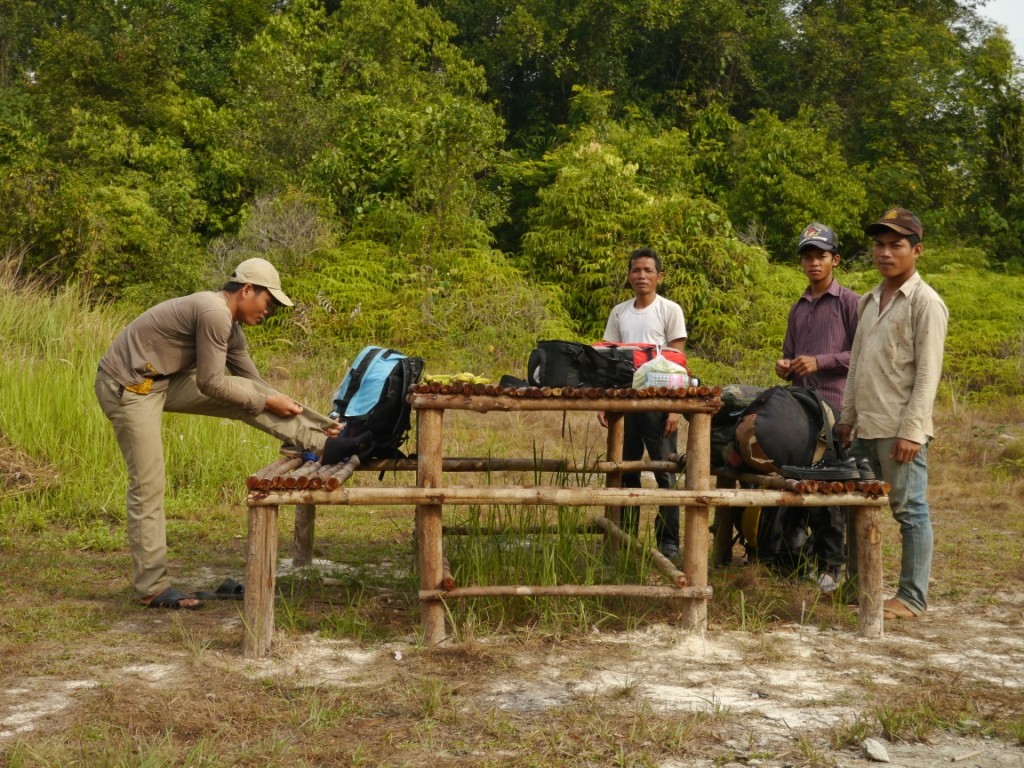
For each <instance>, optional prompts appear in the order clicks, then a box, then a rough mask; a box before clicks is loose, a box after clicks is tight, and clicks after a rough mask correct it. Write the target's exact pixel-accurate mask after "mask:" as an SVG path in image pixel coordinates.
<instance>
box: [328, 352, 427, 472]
mask: <svg viewBox="0 0 1024 768" xmlns="http://www.w3.org/2000/svg"><path fill="white" fill-rule="evenodd" d="M423 365H424V363H423V359H422V358H419V357H409V356H407V355H403V354H402V353H401V352H399V351H398V350H395V349H388V348H386V347H364V348H363V350H362V351H361V352H360V353H359V354H358V355H357V356H356V359H355V360H354V361H353V363H352V367H351V368H349V370H348V372H347V373H346V374H345V378H343V379H342V380H341V384H339V385H338V389H337V390H336V391H335V393H334V397H333V398H331V400H332V403H331V408H332V410H331V416H332V418H339V419H340V420H341V421H342V422H343V423H344V427H343V428H342V430H341V434H339V435H338V436H337V437H335V438H330V439H328V441H327V444H326V445H325V446H324V455H323V463H324V464H336V463H338V462H339V461H343V460H346V459H348V458H349V457H350V456H353V455H358V456H359V459H360V461H368V460H370V459H393V458H402V457H404V456H405V454H404V453H402V450H401V449H402V444H403V443H404V442H405V439H406V437H407V436H408V434H409V428H410V417H411V407H410V406H409V403H408V402H407V400H406V397H407V395H408V393H409V387H411V386H412V385H413V384H416V383H417V382H419V380H420V376H422V374H423Z"/></svg>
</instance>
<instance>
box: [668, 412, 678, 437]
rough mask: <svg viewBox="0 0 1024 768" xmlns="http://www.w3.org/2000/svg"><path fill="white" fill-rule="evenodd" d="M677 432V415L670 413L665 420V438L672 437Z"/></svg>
mask: <svg viewBox="0 0 1024 768" xmlns="http://www.w3.org/2000/svg"><path fill="white" fill-rule="evenodd" d="M677 431H679V414H678V413H670V414H668V418H667V419H665V437H668V436H669V435H674V434H675V433H676V432H677Z"/></svg>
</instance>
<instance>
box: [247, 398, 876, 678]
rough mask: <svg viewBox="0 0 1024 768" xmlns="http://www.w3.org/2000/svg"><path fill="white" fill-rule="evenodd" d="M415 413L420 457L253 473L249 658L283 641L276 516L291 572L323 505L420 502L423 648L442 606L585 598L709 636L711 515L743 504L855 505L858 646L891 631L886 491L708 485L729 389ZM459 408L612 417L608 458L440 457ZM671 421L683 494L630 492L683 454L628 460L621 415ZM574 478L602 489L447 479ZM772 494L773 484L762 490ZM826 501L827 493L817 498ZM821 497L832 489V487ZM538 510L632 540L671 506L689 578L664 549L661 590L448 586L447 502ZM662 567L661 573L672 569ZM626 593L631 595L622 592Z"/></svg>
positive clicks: (290, 462)
mask: <svg viewBox="0 0 1024 768" xmlns="http://www.w3.org/2000/svg"><path fill="white" fill-rule="evenodd" d="M409 401H410V403H411V405H412V407H413V409H414V413H415V416H416V424H417V429H416V435H417V444H416V459H415V460H411V459H404V460H398V461H376V462H372V463H370V464H368V465H367V466H366V467H360V466H359V462H358V459H353V460H352V461H350V462H349V463H348V464H345V465H340V466H328V467H323V466H320V465H319V464H318V463H316V462H307V463H303V462H302V460H301V459H281V460H278V461H276V462H274V463H272V464H270V465H268V466H267V467H265V468H263V469H261V470H260V471H258V472H256V473H255V474H253V475H252V476H250V477H249V478H248V479H247V481H246V486H247V488H248V489H249V495H248V499H247V503H248V509H249V533H248V542H247V553H246V554H247V558H246V577H245V603H244V612H245V624H246V626H245V633H244V636H243V643H242V649H243V654H244V655H245V656H247V657H250V658H255V657H261V656H264V655H266V653H268V652H269V650H270V647H271V644H272V640H273V625H274V581H275V567H276V561H277V518H278V509H279V507H280V506H282V505H291V504H294V505H296V521H295V562H296V563H298V564H302V563H308V562H310V561H311V558H312V538H313V528H314V525H315V517H316V507H317V506H320V505H370V504H375V505H389V504H392V505H393V504H399V505H401V504H409V505H414V506H415V509H416V512H415V517H416V534H417V558H418V568H419V577H420V590H419V600H420V616H421V620H422V626H423V640H424V642H425V643H426V644H427V645H434V644H437V643H440V642H442V641H443V640H444V639H445V638H446V637H447V632H446V628H445V610H444V605H443V600H449V599H462V598H472V597H480V596H501V595H559V596H582V595H592V594H607V593H608V590H609V589H612V590H613V591H615V594H626V593H627V592H628V593H629V594H634V593H635V594H636V595H643V596H648V597H655V598H677V599H679V600H680V601H681V604H682V623H683V626H684V628H686V629H689V630H696V631H703V630H705V629H706V627H707V601H708V600H709V599H710V598H711V597H712V590H711V587H710V586H708V551H709V543H710V542H709V538H710V537H709V526H708V522H709V517H710V508H711V507H713V506H721V507H743V506H820V505H821V504H822V503H823V499H824V498H827V502H825V503H827V504H829V505H836V506H849V507H853V508H854V509H855V510H856V515H855V525H854V530H855V535H856V537H857V541H858V543H859V546H858V547H857V566H858V571H859V581H858V584H859V591H860V595H859V597H860V608H859V622H858V629H859V632H860V634H861V635H863V636H867V637H878V636H880V635H881V634H882V594H881V591H882V584H881V522H880V507H881V506H882V505H884V504H886V503H887V501H888V500H887V497H886V496H885V495H884V493H882V492H881V491H882V490H884V489H882V488H880V487H877V486H876V487H871V488H866V487H863V486H861V487H858V486H857V485H854V486H853V487H852V488H848V487H847V486H845V485H844V486H843V487H842V488H833V487H832V486H831V485H830V486H829V487H828V496H827V497H823V496H822V495H821V493H820V492H810V491H809V490H808V489H807V488H801V491H798V490H797V489H796V488H797V487H796V486H795V485H787V484H786V483H781V484H779V483H775V484H774V485H776V487H758V488H712V475H711V469H710V466H711V462H710V449H711V416H712V415H713V414H714V413H715V412H717V410H718V409H719V408H720V407H721V404H722V403H721V399H720V397H719V391H718V390H717V389H716V388H711V389H709V388H706V387H702V388H700V389H699V390H694V388H690V390H668V391H663V390H657V391H640V392H638V391H633V390H592V389H587V390H569V391H564V390H555V391H552V390H544V391H542V390H540V389H539V388H531V393H530V394H527V392H526V391H519V390H514V391H508V390H495V389H493V388H491V389H490V390H484V389H481V390H480V391H479V392H477V391H476V390H475V389H472V388H471V389H469V391H465V390H463V389H460V390H458V391H451V389H449V391H447V392H440V391H437V392H435V391H431V389H429V388H425V387H422V386H421V387H416V388H414V389H413V390H412V392H411V394H410V395H409ZM449 410H462V411H472V412H475V413H480V414H486V413H488V412H494V411H498V412H535V411H554V412H564V411H592V412H597V411H604V412H605V414H606V416H607V420H608V436H607V453H606V456H605V457H604V459H602V460H599V461H595V462H590V463H588V464H585V465H579V464H577V463H576V462H574V461H573V460H533V459H477V458H463V459H459V458H445V457H444V455H443V423H444V413H445V412H446V411H449ZM643 411H657V412H675V413H680V414H683V415H684V416H685V417H686V419H687V420H688V422H689V430H688V433H687V445H686V454H685V455H686V457H687V458H686V471H685V476H684V482H683V488H681V489H678V490H676V489H671V490H668V489H643V488H622V487H621V481H622V473H623V472H628V471H638V470H662V471H679V469H680V461H681V458H680V457H673V460H672V461H668V462H650V461H640V462H623V461H622V441H623V432H624V416H625V414H626V413H629V412H643ZM357 469H365V470H370V469H372V470H378V471H379V470H381V469H388V470H390V469H394V470H399V471H401V470H406V471H408V470H412V469H415V471H416V485H415V486H386V487H372V488H370V487H349V486H345V485H344V482H345V480H346V479H347V478H348V477H350V476H351V475H352V473H353V472H354V471H356V470H357ZM498 470H512V471H530V470H540V471H553V472H559V471H566V470H571V471H577V470H582V471H585V472H594V473H596V474H604V475H605V476H606V483H605V485H604V486H603V487H589V486H587V487H561V486H551V485H540V486H521V485H516V486H511V485H484V486H474V485H465V486H462V485H444V484H443V483H442V475H443V473H445V472H481V471H498ZM766 485H772V483H766ZM814 490H818V489H814ZM822 490H823V489H822ZM485 504H506V505H508V504H511V505H520V504H530V505H549V506H561V505H567V506H592V507H603V508H604V509H605V517H604V518H597V517H595V518H594V519H593V521H592V522H593V523H594V524H596V525H597V527H599V528H600V529H601V530H602V531H603V532H604V533H605V534H606V535H607V536H609V537H611V538H613V539H616V538H618V539H621V537H628V534H625V533H624V532H623V531H622V530H621V529H620V528H619V527H618V525H616V523H617V522H618V519H619V517H618V514H619V511H620V510H621V508H622V507H623V506H639V505H665V504H669V505H674V504H678V505H680V506H682V507H683V508H684V516H683V531H682V532H681V533H682V544H683V563H684V565H683V571H682V572H680V571H678V570H676V568H675V566H674V565H673V564H672V563H671V562H669V561H668V560H667V559H666V558H663V557H661V556H660V554H659V553H657V552H651V557H652V562H653V563H654V565H655V567H656V568H657V569H658V570H659V571H660V572H661V573H662V575H663V576H665V578H666V581H668V582H669V585H668V586H653V585H560V586H558V587H545V586H529V585H496V586H490V587H457V586H456V585H455V584H454V580H453V579H452V578H451V573H450V569H449V568H448V565H447V561H446V560H445V557H444V553H443V547H442V533H443V524H442V514H443V509H444V506H445V505H485ZM662 561H664V562H662ZM623 590H625V591H623Z"/></svg>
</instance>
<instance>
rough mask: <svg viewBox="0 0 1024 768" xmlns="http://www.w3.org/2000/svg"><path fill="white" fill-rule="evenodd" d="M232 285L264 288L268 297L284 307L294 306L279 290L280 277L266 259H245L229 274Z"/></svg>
mask: <svg viewBox="0 0 1024 768" xmlns="http://www.w3.org/2000/svg"><path fill="white" fill-rule="evenodd" d="M230 280H231V282H233V283H242V284H243V285H244V284H245V283H251V284H252V285H255V286H258V287H260V288H266V289H267V290H268V291H270V295H271V296H273V297H274V298H275V299H277V301H278V302H279V303H281V304H283V305H284V306H286V307H292V306H295V305H294V304H293V303H292V300H291V299H289V298H288V297H287V296H286V295H285V293H284V291H282V290H281V276H280V275H279V274H277V270H276V269H274V265H273V264H271V263H270V262H269V261H267V260H266V259H246V260H245V261H243V262H242V263H241V264H239V265H238V266H237V267H235V271H234V272H232V273H231V278H230Z"/></svg>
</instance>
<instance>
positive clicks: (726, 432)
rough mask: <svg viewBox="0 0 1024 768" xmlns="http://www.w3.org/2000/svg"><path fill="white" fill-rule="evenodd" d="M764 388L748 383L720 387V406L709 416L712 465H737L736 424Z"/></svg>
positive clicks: (739, 459)
mask: <svg viewBox="0 0 1024 768" xmlns="http://www.w3.org/2000/svg"><path fill="white" fill-rule="evenodd" d="M764 389H765V388H764V387H755V386H753V385H750V384H726V385H725V386H724V387H722V395H721V397H722V407H721V408H719V409H718V411H717V412H716V413H715V415H714V416H712V417H711V466H712V467H725V466H732V467H736V466H738V464H739V462H740V461H741V458H739V452H738V451H737V450H736V425H737V424H738V423H739V420H740V416H742V415H743V413H744V411H746V409H747V407H748V406H749V405H750V404H751V403H752V402H754V401H755V400H756V399H757V397H758V395H760V394H761V393H762V392H764Z"/></svg>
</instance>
